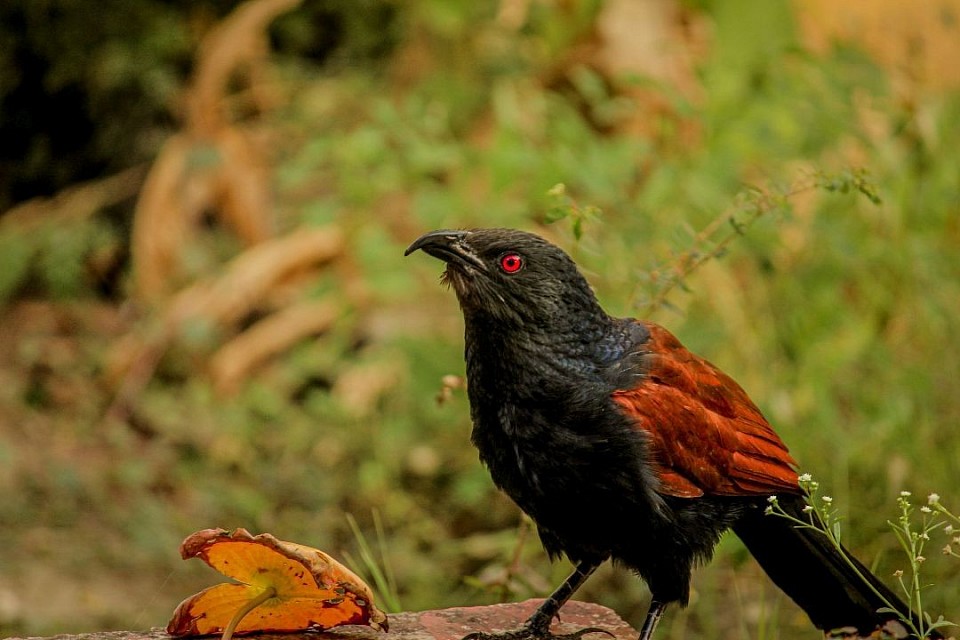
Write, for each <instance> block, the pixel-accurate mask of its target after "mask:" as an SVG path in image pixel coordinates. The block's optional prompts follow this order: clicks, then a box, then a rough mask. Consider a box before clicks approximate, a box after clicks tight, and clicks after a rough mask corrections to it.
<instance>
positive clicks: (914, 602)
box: [766, 473, 960, 638]
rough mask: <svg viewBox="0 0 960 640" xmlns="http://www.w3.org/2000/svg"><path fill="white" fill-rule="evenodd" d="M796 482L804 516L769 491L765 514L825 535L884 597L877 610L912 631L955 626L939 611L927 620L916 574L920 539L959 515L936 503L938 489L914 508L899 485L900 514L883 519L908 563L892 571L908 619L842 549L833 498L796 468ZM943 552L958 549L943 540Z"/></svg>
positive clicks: (921, 558) (951, 529)
mask: <svg viewBox="0 0 960 640" xmlns="http://www.w3.org/2000/svg"><path fill="white" fill-rule="evenodd" d="M799 482H800V487H801V489H803V491H804V494H805V495H804V501H805V502H806V506H805V507H804V508H803V512H804V513H805V514H807V516H808V518H807V519H806V520H803V519H800V518H797V517H795V516H793V515H791V514H789V513H787V512H786V511H784V510H783V507H781V506H780V504H779V502H778V500H777V497H776V496H770V498H769V503H770V504H769V505H768V506H767V508H766V513H767V514H768V515H773V516H777V517H781V518H786V519H787V520H789V521H790V522H792V523H793V524H794V525H795V526H797V527H800V528H804V529H810V530H813V531H816V532H818V533H820V534H823V535H824V536H826V538H827V540H828V541H829V542H830V544H831V545H832V546H833V547H834V548H835V549H836V550H837V552H838V553H839V554H840V557H841V558H843V560H844V562H846V563H847V565H848V566H849V567H850V568H851V569H852V570H853V572H854V573H855V574H856V575H857V576H859V577H860V579H861V580H863V582H864V584H866V585H867V586H868V587H869V588H870V589H871V590H872V591H873V592H874V594H876V595H877V597H879V598H880V600H881V601H882V602H883V603H884V605H885V606H884V607H883V608H882V609H880V611H883V612H887V613H894V614H896V615H897V617H898V619H899V620H900V622H901V623H902V624H903V625H904V626H905V627H907V628H908V629H909V630H910V632H911V633H912V634H914V635H915V636H916V637H918V638H927V637H930V635H931V633H933V632H934V631H935V630H937V629H940V628H943V627H948V626H956V624H955V623H953V622H950V621H949V620H946V619H944V617H943V616H939V617H938V618H937V619H936V620H933V619H932V617H931V616H930V614H929V613H928V612H927V611H926V610H925V609H924V607H923V598H922V594H923V591H924V590H925V589H926V588H928V587H929V586H931V585H927V584H924V583H923V581H922V579H921V573H922V567H923V564H924V563H925V562H926V560H927V558H926V556H925V555H924V552H925V547H926V544H927V543H928V542H929V541H930V540H931V536H930V534H931V533H933V532H934V531H936V530H937V529H941V528H942V529H943V530H944V531H945V532H946V533H947V534H948V535H952V534H954V533H955V532H956V529H957V527H955V526H954V525H953V524H952V523H954V522H955V523H957V524H958V525H960V518H958V517H957V516H956V515H954V514H953V513H952V512H950V511H949V510H948V509H947V508H946V507H944V506H943V505H942V504H941V503H940V496H939V495H937V494H936V493H933V494H930V496H929V497H928V500H927V504H926V505H924V506H921V507H920V508H919V509H915V507H914V505H913V503H912V502H911V501H910V497H911V493H910V492H909V491H901V492H900V495H899V496H898V498H897V506H898V508H899V511H900V514H899V516H898V518H897V519H896V521H892V520H889V521H888V524H889V525H890V527H891V529H892V530H893V532H894V534H895V535H896V537H897V540H898V541H899V543H900V547H901V548H902V549H903V551H904V554H905V555H906V557H907V560H908V563H909V567H910V568H909V575H907V574H906V573H905V572H904V571H903V570H901V569H898V570H897V571H895V572H894V574H893V575H894V577H895V578H896V579H897V582H898V583H899V585H900V589H901V590H902V591H903V593H904V595H905V596H906V598H907V602H908V604H909V606H910V609H911V610H913V611H915V612H916V613H917V617H916V620H914V619H912V618H910V617H909V616H907V615H904V612H902V611H899V610H898V609H897V608H896V607H894V606H893V603H892V602H889V601H888V600H887V598H885V597H884V596H883V594H882V593H880V592H879V591H877V589H876V588H874V586H873V585H872V584H871V583H870V581H869V580H867V578H866V576H864V575H863V574H862V573H861V572H860V570H859V569H858V567H857V564H856V563H855V562H854V561H853V560H852V559H851V558H850V556H849V555H848V554H847V551H846V549H844V547H843V546H842V545H841V543H840V537H841V527H840V521H841V518H840V516H839V515H838V511H837V507H836V505H834V502H833V498H832V497H830V496H828V495H820V484H819V483H818V482H817V481H816V480H814V479H813V478H812V476H811V475H810V474H809V473H804V474H801V475H800V478H799ZM917 511H919V513H920V518H919V520H920V521H919V523H917V522H915V519H916V518H915V514H916V512H917ZM952 542H953V543H954V544H960V536H957V537H955V538H953V540H952ZM943 553H944V555H953V556H955V557H960V554H958V553H957V552H956V551H955V550H954V549H953V548H952V546H951V544H947V545H946V546H945V547H944V548H943Z"/></svg>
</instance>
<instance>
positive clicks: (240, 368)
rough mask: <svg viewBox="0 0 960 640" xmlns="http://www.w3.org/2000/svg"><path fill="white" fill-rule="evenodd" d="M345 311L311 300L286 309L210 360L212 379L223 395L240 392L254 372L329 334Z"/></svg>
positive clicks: (244, 333) (242, 335) (240, 337)
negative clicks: (309, 340)
mask: <svg viewBox="0 0 960 640" xmlns="http://www.w3.org/2000/svg"><path fill="white" fill-rule="evenodd" d="M340 313H341V309H340V307H339V306H338V305H336V304H333V303H331V302H326V301H314V300H308V301H304V302H301V303H299V304H296V305H294V306H291V307H288V308H286V309H282V310H280V311H278V312H277V313H275V314H273V315H270V316H267V317H266V318H264V319H263V320H261V321H260V322H257V323H256V324H255V325H253V326H252V327H250V328H249V329H247V330H246V331H244V332H243V333H241V334H240V335H238V336H237V337H236V338H234V339H233V340H231V341H230V342H228V343H227V344H225V345H223V346H222V347H221V348H220V349H219V350H218V351H217V352H216V353H215V354H214V355H213V357H212V358H211V359H210V377H211V379H212V380H213V385H214V387H215V388H216V389H217V391H219V392H220V393H224V394H230V393H234V392H236V391H237V389H238V388H239V386H240V384H241V383H242V382H243V380H245V379H246V378H247V377H248V376H249V375H250V372H251V371H253V370H254V369H256V368H257V367H258V366H260V365H261V364H262V363H263V362H265V361H266V360H268V359H269V358H271V357H273V356H275V355H276V354H278V353H282V352H284V351H286V350H287V349H289V348H290V347H292V346H293V345H295V344H296V343H298V342H300V341H301V340H303V339H305V338H309V337H311V336H315V335H318V334H321V333H324V332H325V331H327V330H329V329H330V327H332V326H333V324H334V322H335V321H336V319H337V317H339V315H340Z"/></svg>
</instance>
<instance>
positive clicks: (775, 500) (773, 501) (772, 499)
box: [767, 496, 777, 504]
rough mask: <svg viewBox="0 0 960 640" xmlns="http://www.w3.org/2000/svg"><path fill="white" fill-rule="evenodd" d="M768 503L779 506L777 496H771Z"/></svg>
mask: <svg viewBox="0 0 960 640" xmlns="http://www.w3.org/2000/svg"><path fill="white" fill-rule="evenodd" d="M767 502H769V503H770V504H777V496H770V497H769V498H767Z"/></svg>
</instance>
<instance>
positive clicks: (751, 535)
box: [733, 496, 943, 640]
mask: <svg viewBox="0 0 960 640" xmlns="http://www.w3.org/2000/svg"><path fill="white" fill-rule="evenodd" d="M778 500H779V504H780V506H781V507H782V508H783V510H784V511H785V512H786V513H788V514H789V515H792V516H794V517H796V518H798V519H801V520H807V519H808V518H809V516H808V515H807V514H805V513H803V511H802V510H803V507H804V504H805V503H804V501H803V498H802V497H801V496H780V497H779V498H778ZM733 530H734V532H735V533H736V534H737V536H739V538H740V539H741V540H742V541H743V543H744V544H745V545H746V546H747V549H748V550H749V551H750V553H751V554H752V555H753V557H754V558H756V559H757V562H759V563H760V566H761V567H763V570H764V571H766V572H767V575H769V576H770V578H771V579H772V580H773V581H774V582H775V583H776V585H777V586H778V587H780V588H781V589H782V590H783V591H784V592H785V593H786V594H787V595H788V596H790V598H791V599H793V601H794V602H796V603H797V604H798V605H799V606H800V608H802V609H803V610H804V611H805V612H806V613H807V615H808V616H810V620H811V621H812V622H813V624H814V625H816V627H817V628H818V629H821V630H823V631H824V632H825V633H828V634H829V633H830V632H831V631H836V632H837V633H838V634H841V635H842V634H843V631H847V632H849V631H852V628H856V630H857V633H858V634H859V635H861V636H862V637H867V636H869V635H870V634H872V633H874V632H875V631H876V630H877V629H883V630H884V631H885V632H886V633H887V634H888V635H890V636H892V637H899V638H906V637H914V638H915V637H916V635H915V634H912V633H911V632H910V631H909V630H908V629H907V628H906V627H905V626H904V625H903V624H902V623H901V622H899V616H898V615H896V614H894V613H890V612H883V613H880V612H878V610H879V609H882V608H886V607H889V608H892V609H894V610H896V611H898V612H900V613H901V614H902V615H903V616H904V617H908V618H909V619H911V620H913V622H914V624H915V625H916V626H917V627H919V626H920V625H919V620H918V618H917V616H916V614H915V613H913V612H912V611H910V608H909V607H908V606H907V605H906V604H905V603H904V602H903V600H901V599H900V597H898V596H897V595H896V594H895V593H894V592H893V591H892V590H891V589H890V588H889V587H887V586H886V585H885V584H883V583H882V582H881V581H880V579H879V578H877V577H876V576H875V575H873V573H872V572H871V571H870V570H869V569H867V568H866V567H865V566H864V565H863V564H862V563H861V562H860V561H858V560H857V559H855V558H854V557H853V556H851V555H850V554H849V553H848V552H846V549H844V553H845V554H846V556H847V559H844V558H843V556H842V555H841V554H840V552H839V551H837V549H836V548H834V547H833V545H832V544H831V543H830V541H829V540H828V539H827V537H826V536H825V535H824V534H822V533H820V532H817V531H813V530H811V529H805V528H798V527H797V526H796V525H795V524H794V523H792V522H790V521H789V520H787V519H785V518H780V517H776V516H773V515H765V514H764V513H763V512H762V510H759V509H758V510H757V511H756V512H752V513H750V514H748V515H746V516H744V517H743V518H742V519H741V520H740V521H739V522H738V523H737V524H736V525H735V526H734V527H733ZM858 573H859V575H858ZM868 583H869V584H868ZM928 637H929V638H932V639H934V640H938V639H942V638H943V636H942V635H941V634H939V633H937V632H936V631H934V632H932V633H930V634H929V635H928Z"/></svg>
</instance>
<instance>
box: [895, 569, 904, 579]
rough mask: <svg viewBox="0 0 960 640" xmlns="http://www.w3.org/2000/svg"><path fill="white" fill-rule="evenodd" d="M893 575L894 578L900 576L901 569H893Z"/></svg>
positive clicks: (901, 574)
mask: <svg viewBox="0 0 960 640" xmlns="http://www.w3.org/2000/svg"><path fill="white" fill-rule="evenodd" d="M893 577H894V578H902V577H903V569H897V570H896V571H894V572H893Z"/></svg>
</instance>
